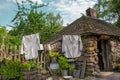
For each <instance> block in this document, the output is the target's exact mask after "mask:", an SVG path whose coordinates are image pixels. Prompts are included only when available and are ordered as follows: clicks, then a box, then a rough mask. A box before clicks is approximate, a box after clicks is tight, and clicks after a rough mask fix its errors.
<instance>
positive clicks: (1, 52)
mask: <svg viewBox="0 0 120 80" xmlns="http://www.w3.org/2000/svg"><path fill="white" fill-rule="evenodd" d="M20 53H21V46H7V45H1V46H0V62H2V61H3V60H4V59H6V60H13V61H15V60H20V61H21V60H22V59H23V58H24V56H23V55H21V54H20ZM38 53H39V54H38V55H39V56H38V58H37V59H33V61H35V62H36V63H38V64H39V65H41V66H42V68H44V69H46V66H47V64H46V57H47V55H46V52H45V51H42V52H41V51H38Z"/></svg>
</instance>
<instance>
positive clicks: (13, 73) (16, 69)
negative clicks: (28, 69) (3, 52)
mask: <svg viewBox="0 0 120 80" xmlns="http://www.w3.org/2000/svg"><path fill="white" fill-rule="evenodd" d="M20 70H21V63H20V61H6V63H5V64H4V65H3V66H1V69H0V73H1V74H2V75H4V77H5V79H7V80H10V79H13V80H14V79H16V78H19V77H20V76H21V73H20Z"/></svg>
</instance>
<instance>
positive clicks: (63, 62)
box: [58, 56, 74, 72]
mask: <svg viewBox="0 0 120 80" xmlns="http://www.w3.org/2000/svg"><path fill="white" fill-rule="evenodd" d="M58 64H59V69H58V72H61V71H62V70H66V69H68V70H71V71H72V70H73V69H74V68H73V67H72V65H70V64H69V62H68V60H67V58H65V57H63V56H59V57H58Z"/></svg>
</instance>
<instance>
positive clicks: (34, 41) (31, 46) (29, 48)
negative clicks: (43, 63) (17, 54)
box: [21, 33, 40, 60]
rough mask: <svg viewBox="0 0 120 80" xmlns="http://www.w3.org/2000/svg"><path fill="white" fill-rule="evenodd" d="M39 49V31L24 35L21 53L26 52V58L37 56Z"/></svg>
mask: <svg viewBox="0 0 120 80" xmlns="http://www.w3.org/2000/svg"><path fill="white" fill-rule="evenodd" d="M38 50H40V39H39V34H38V33H37V34H32V35H27V36H23V38H22V46H21V54H25V59H26V60H28V59H35V58H37V57H38Z"/></svg>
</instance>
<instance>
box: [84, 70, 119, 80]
mask: <svg viewBox="0 0 120 80" xmlns="http://www.w3.org/2000/svg"><path fill="white" fill-rule="evenodd" d="M83 80H120V73H117V72H101V73H100V76H99V77H98V78H95V77H87V78H85V79H83Z"/></svg>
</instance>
